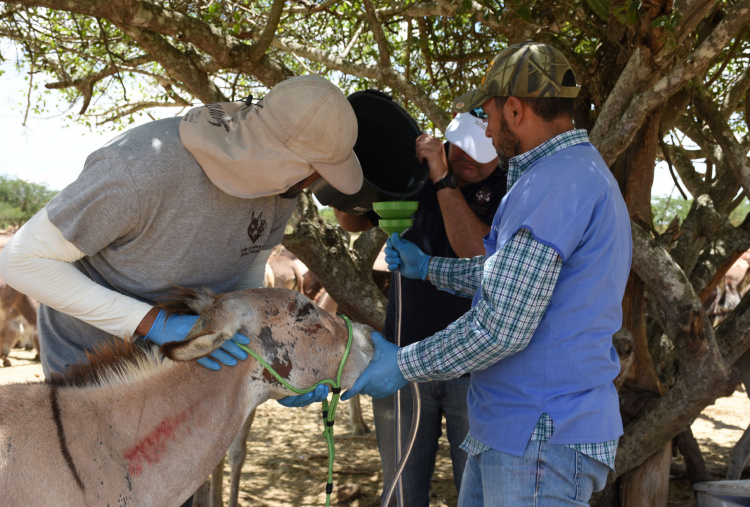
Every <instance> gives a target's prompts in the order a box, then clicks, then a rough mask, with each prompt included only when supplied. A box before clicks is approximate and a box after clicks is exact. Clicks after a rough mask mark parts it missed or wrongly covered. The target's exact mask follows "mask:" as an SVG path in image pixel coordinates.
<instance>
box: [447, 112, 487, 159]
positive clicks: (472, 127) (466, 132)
mask: <svg viewBox="0 0 750 507" xmlns="http://www.w3.org/2000/svg"><path fill="white" fill-rule="evenodd" d="M486 129H487V127H486V125H485V124H484V122H483V120H481V119H479V118H477V117H475V116H472V115H470V114H468V113H461V114H457V115H456V117H455V118H453V121H451V122H450V123H449V124H448V127H447V128H446V129H445V138H446V139H447V140H448V142H449V143H451V144H453V145H456V146H458V147H459V148H461V150H463V151H464V152H465V153H466V154H467V155H469V156H470V157H471V158H473V159H474V160H476V161H477V162H479V163H480V164H486V163H488V162H492V161H493V160H494V159H496V158H497V152H496V151H495V147H494V146H493V145H492V140H491V139H490V138H489V137H487V136H486V135H485V132H486Z"/></svg>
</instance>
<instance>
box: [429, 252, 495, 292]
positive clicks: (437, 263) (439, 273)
mask: <svg viewBox="0 0 750 507" xmlns="http://www.w3.org/2000/svg"><path fill="white" fill-rule="evenodd" d="M483 269H484V255H478V256H476V257H473V258H471V259H451V258H447V257H432V258H430V265H429V267H428V269H427V277H428V279H429V280H430V282H431V283H432V284H433V285H435V286H436V287H439V288H441V289H449V290H451V291H453V292H455V294H456V295H458V296H464V297H473V296H474V293H475V292H476V291H477V289H478V288H479V285H480V284H481V283H482V271H483Z"/></svg>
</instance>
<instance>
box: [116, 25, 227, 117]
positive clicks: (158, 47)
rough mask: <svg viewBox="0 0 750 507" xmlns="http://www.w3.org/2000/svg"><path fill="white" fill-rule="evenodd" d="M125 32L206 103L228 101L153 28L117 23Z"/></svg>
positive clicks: (216, 87) (211, 82)
mask: <svg viewBox="0 0 750 507" xmlns="http://www.w3.org/2000/svg"><path fill="white" fill-rule="evenodd" d="M117 27H118V28H119V29H120V30H122V32H123V33H125V34H127V35H129V36H130V37H132V38H133V39H134V40H136V41H137V42H138V44H139V45H140V46H141V47H142V48H143V49H144V50H145V51H146V52H148V54H149V55H151V56H152V57H153V58H154V59H155V60H156V61H158V62H159V64H160V65H161V66H162V67H164V69H165V70H166V71H167V72H169V74H171V75H172V76H174V78H175V79H177V80H178V81H181V82H183V83H184V84H185V87H186V88H187V89H188V90H190V93H192V94H193V95H194V96H195V97H196V98H198V99H199V100H200V101H201V102H203V103H204V104H210V103H212V102H226V101H227V98H226V96H225V95H224V94H223V93H222V91H221V90H220V89H219V87H218V86H216V84H215V83H214V82H213V80H211V79H209V77H208V75H207V74H206V73H205V72H202V71H201V70H200V69H199V68H198V66H197V65H195V63H194V62H193V61H192V60H191V59H190V58H189V57H187V56H186V55H185V54H183V53H181V52H180V51H178V50H177V49H176V48H175V47H174V46H172V45H171V44H170V43H169V42H167V40H166V39H165V38H164V37H162V36H160V35H159V34H157V33H156V32H152V31H151V30H145V29H143V28H137V27H134V26H129V25H125V24H119V23H118V24H117Z"/></svg>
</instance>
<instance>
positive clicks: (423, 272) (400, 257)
mask: <svg viewBox="0 0 750 507" xmlns="http://www.w3.org/2000/svg"><path fill="white" fill-rule="evenodd" d="M385 262H386V264H388V269H389V270H391V271H396V270H397V269H398V268H401V274H402V275H404V276H405V277H406V278H414V279H419V280H424V279H425V278H427V268H428V267H429V266H430V256H429V255H427V254H426V253H424V252H423V251H422V250H420V249H419V247H418V246H417V245H415V244H414V243H412V242H411V241H409V240H406V239H401V237H400V236H399V235H398V234H397V233H395V232H394V233H393V234H391V237H390V238H388V239H387V240H386V241H385Z"/></svg>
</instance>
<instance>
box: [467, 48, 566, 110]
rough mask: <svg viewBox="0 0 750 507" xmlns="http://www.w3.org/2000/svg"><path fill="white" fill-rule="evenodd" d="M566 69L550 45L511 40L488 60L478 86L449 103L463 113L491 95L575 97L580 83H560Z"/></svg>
mask: <svg viewBox="0 0 750 507" xmlns="http://www.w3.org/2000/svg"><path fill="white" fill-rule="evenodd" d="M568 71H570V72H571V73H572V72H573V69H571V68H570V63H568V60H567V58H565V56H564V55H563V54H562V53H561V52H560V51H558V50H557V49H555V48H553V47H552V46H548V45H547V44H541V43H539V42H534V41H530V40H529V41H526V42H522V43H520V44H513V45H512V46H508V47H507V48H505V49H504V50H502V51H500V53H498V55H497V56H496V57H495V58H494V59H493V60H492V63H490V67H489V69H487V73H486V74H485V75H484V78H483V79H482V84H480V85H479V88H477V89H476V90H472V91H470V92H469V93H466V94H464V95H461V96H460V97H458V98H457V99H456V100H455V101H454V103H453V105H454V107H455V109H456V111H458V112H459V113H465V112H467V111H471V110H472V109H474V108H477V107H479V106H481V105H482V104H484V103H485V102H487V101H488V100H489V99H490V98H492V97H563V98H575V97H576V96H577V95H578V91H579V90H580V87H578V86H575V85H573V86H563V84H562V83H563V76H565V73H566V72H568ZM574 79H575V76H574Z"/></svg>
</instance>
